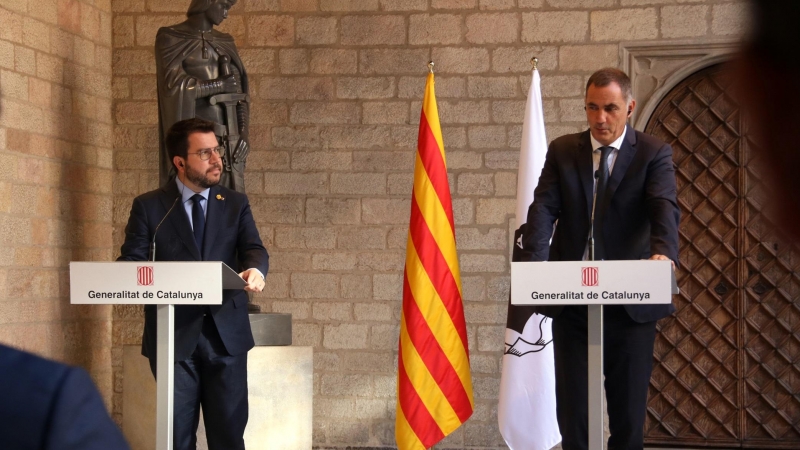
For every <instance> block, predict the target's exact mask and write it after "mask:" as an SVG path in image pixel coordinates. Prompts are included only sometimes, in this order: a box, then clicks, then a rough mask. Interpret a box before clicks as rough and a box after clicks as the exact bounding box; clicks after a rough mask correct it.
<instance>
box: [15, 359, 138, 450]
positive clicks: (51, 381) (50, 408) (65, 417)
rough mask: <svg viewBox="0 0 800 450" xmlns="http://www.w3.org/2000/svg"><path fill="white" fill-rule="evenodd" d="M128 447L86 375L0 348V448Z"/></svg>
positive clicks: (90, 449) (92, 449)
mask: <svg viewBox="0 0 800 450" xmlns="http://www.w3.org/2000/svg"><path fill="white" fill-rule="evenodd" d="M128 448H129V447H128V444H127V443H126V442H125V439H124V438H123V437H122V433H121V432H120V430H119V428H117V425H116V424H115V423H114V422H113V421H112V420H111V417H109V416H108V412H107V411H106V407H105V405H104V404H103V399H102V398H100V393H99V392H97V388H95V386H94V383H92V380H91V378H89V374H88V373H86V371H85V370H83V369H81V368H78V367H70V366H67V365H65V364H61V363H57V362H55V361H50V360H47V359H44V358H40V357H38V356H35V355H32V354H30V353H26V352H23V351H19V350H15V349H13V348H10V347H6V346H4V345H0V449H3V450H128Z"/></svg>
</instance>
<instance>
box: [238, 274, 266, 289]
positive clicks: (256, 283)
mask: <svg viewBox="0 0 800 450" xmlns="http://www.w3.org/2000/svg"><path fill="white" fill-rule="evenodd" d="M239 276H240V277H242V279H243V280H244V281H245V282H247V286H245V287H244V290H245V291H248V292H261V291H262V290H263V289H264V284H265V283H264V276H263V275H261V272H259V271H258V269H247V270H245V271H244V272H242V273H240V274H239Z"/></svg>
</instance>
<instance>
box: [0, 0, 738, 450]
mask: <svg viewBox="0 0 800 450" xmlns="http://www.w3.org/2000/svg"><path fill="white" fill-rule="evenodd" d="M5 3H9V2H5ZM5 3H4V2H2V1H0V4H5ZM16 3H18V2H16ZM16 3H15V4H16ZM21 3H22V4H24V5H26V6H24V7H21V8H16V9H15V8H10V7H1V6H0V20H2V22H3V23H7V24H9V25H8V26H7V27H3V28H0V81H2V87H1V88H0V90H1V91H0V95H2V101H3V113H2V114H1V115H0V121H2V123H0V125H2V127H3V128H0V132H2V131H3V130H6V129H7V130H6V132H5V134H2V133H0V137H3V139H0V143H2V144H3V145H2V146H0V149H2V151H3V152H4V153H5V154H7V155H9V159H8V161H10V163H11V164H13V165H14V166H13V167H15V168H16V169H15V172H14V173H17V174H27V173H30V171H31V170H33V169H32V168H36V167H38V166H37V165H36V164H42V167H50V166H47V165H45V164H44V162H39V159H41V158H44V157H43V156H42V157H39V156H37V157H35V158H34V157H33V156H30V155H27V154H23V153H21V152H20V151H18V150H11V149H10V147H14V146H19V145H21V144H19V143H20V142H25V141H26V139H25V138H26V137H27V136H29V135H37V134H38V133H37V132H36V130H37V129H39V127H38V126H37V125H36V124H40V123H43V122H44V121H45V115H44V109H43V108H45V107H44V106H42V105H46V104H49V105H50V108H51V109H58V108H61V109H59V110H63V108H74V107H75V106H76V105H77V106H80V107H81V108H83V109H86V110H90V109H92V108H89V107H88V105H98V106H99V107H102V108H107V109H105V111H106V112H105V113H104V114H100V113H97V114H96V119H97V120H99V121H100V122H101V123H106V122H108V121H109V120H111V121H112V122H110V123H108V124H107V125H104V127H105V128H108V130H107V131H103V133H100V136H102V137H103V139H105V138H108V139H109V142H113V159H112V158H109V155H108V149H107V148H104V147H103V146H101V145H98V144H96V143H93V144H91V145H83V144H82V145H80V146H76V147H75V149H76V150H77V149H78V148H79V149H80V151H81V152H86V151H89V153H90V155H88V156H85V157H86V158H88V160H89V161H97V164H101V162H103V163H108V164H109V166H108V169H109V170H112V172H113V176H112V181H111V184H110V186H109V189H110V188H111V187H113V193H112V195H113V197H112V200H113V201H108V202H104V203H102V204H103V207H104V208H107V209H108V214H107V215H106V216H102V217H113V223H112V224H109V225H108V233H109V235H111V236H113V239H114V240H113V247H111V250H109V249H107V248H106V249H104V250H102V251H104V252H105V254H108V253H112V254H116V252H117V251H118V250H117V249H118V248H119V247H118V246H119V245H120V244H121V239H122V231H121V228H122V227H124V225H125V220H127V215H128V210H129V208H130V200H131V198H132V197H133V196H135V195H136V194H138V193H141V192H144V191H146V190H148V189H152V188H154V187H155V184H154V182H153V180H154V179H155V178H157V167H156V161H157V151H156V148H157V145H156V140H157V138H156V133H155V131H156V121H157V110H156V99H155V97H154V93H155V91H154V89H155V76H154V74H155V65H154V60H153V42H152V36H153V35H154V33H155V31H156V30H157V28H158V26H162V25H164V24H169V23H174V22H177V21H179V20H182V15H183V14H184V11H185V8H186V6H187V5H188V1H185V0H181V1H178V0H176V1H169V2H166V1H164V2H162V1H156V0H110V11H109V12H108V14H107V16H108V17H106V12H105V11H104V10H102V8H99V7H93V8H94V9H98V11H100V12H98V14H97V19H85V22H86V23H84V21H83V17H84V16H83V12H82V11H83V9H81V8H83V3H81V6H80V8H79V9H80V11H79V13H78V14H76V13H74V12H71V11H64V12H59V14H58V15H50V16H48V15H47V14H45V15H44V17H50V19H44V18H35V17H34V13H33V12H32V11H33V9H34V7H33V6H32V5H33V3H34V2H33V1H32V0H27V1H25V0H23V1H22V2H21ZM45 3H47V2H45ZM75 3H76V2H75V1H73V2H58V4H59V5H73V4H75ZM78 3H80V2H78ZM87 3H90V2H87ZM94 3H100V4H103V3H105V4H108V1H106V2H94ZM62 8H63V6H62ZM87 8H88V7H87ZM20 9H22V10H23V11H20ZM37 14H38V13H37ZM745 15H746V10H745V8H744V2H742V1H739V0H697V1H691V2H684V1H678V2H676V1H675V0H240V1H239V2H238V3H237V4H236V5H235V6H234V7H233V9H232V10H231V11H230V17H229V18H228V19H227V20H226V21H225V22H224V23H223V25H222V30H224V31H227V32H229V33H232V34H233V35H234V36H235V37H236V39H237V45H238V47H239V49H240V52H241V55H242V58H243V60H244V63H245V65H246V68H247V70H248V73H249V75H250V80H251V93H252V97H253V107H252V121H253V130H252V131H251V136H252V145H253V151H252V153H251V155H250V159H249V161H248V166H247V173H246V179H247V188H248V193H249V195H250V200H251V204H252V208H253V213H254V215H255V217H256V220H257V222H258V225H259V228H260V230H261V232H262V239H263V240H264V241H265V242H266V243H268V246H269V250H270V252H271V254H272V261H271V262H272V264H271V269H270V271H271V272H270V275H269V276H268V277H267V286H268V289H267V291H266V292H264V293H262V294H259V295H256V296H255V297H254V300H255V302H256V303H258V304H259V305H260V306H261V307H262V308H263V309H264V310H265V311H275V312H291V313H292V314H293V316H294V333H295V335H294V342H295V343H297V344H299V345H310V346H313V347H314V358H315V367H314V371H315V374H314V375H315V376H314V408H315V411H314V430H313V436H314V447H315V448H325V449H343V448H354V449H358V448H392V447H393V446H394V408H395V398H394V396H395V390H396V387H395V377H396V367H397V362H396V358H397V354H396V349H397V337H398V333H399V331H398V326H399V320H400V314H401V309H400V305H401V299H402V280H403V261H404V256H405V247H406V241H407V233H408V220H409V215H410V199H411V189H412V182H413V168H414V161H415V149H416V141H417V132H418V128H419V117H420V109H421V100H422V93H423V89H424V84H425V76H426V74H427V70H428V68H427V63H428V61H430V60H431V59H432V60H434V62H435V71H436V93H437V97H438V100H439V102H438V106H439V114H440V118H441V123H442V130H443V135H444V144H445V149H446V156H447V163H448V168H449V175H450V177H449V180H450V189H451V193H452V196H453V210H454V214H455V223H456V236H457V242H458V246H459V260H460V264H461V272H462V292H463V296H464V299H465V303H466V305H467V307H466V311H467V321H468V337H469V340H470V351H471V358H472V369H473V370H472V372H473V377H474V383H475V402H476V409H475V415H474V416H473V418H472V419H470V420H469V421H468V422H467V423H466V424H465V425H464V426H463V427H461V428H460V429H459V430H457V431H456V432H455V433H454V434H453V435H451V436H450V437H448V438H446V439H445V440H444V441H443V442H442V443H441V444H440V445H437V448H442V449H462V448H470V449H475V450H490V449H491V450H494V449H501V448H506V447H505V445H504V443H503V439H502V437H501V436H500V434H499V432H498V430H497V417H496V404H497V403H496V402H497V392H498V386H499V380H500V360H501V349H502V348H503V343H502V337H503V332H504V329H505V308H506V301H507V298H508V289H509V274H508V271H509V264H508V255H509V253H510V247H509V245H510V240H511V236H510V235H509V223H510V222H513V219H514V217H513V215H514V211H515V205H516V200H515V197H516V177H517V175H516V174H517V162H518V157H519V145H520V139H521V133H522V120H523V115H524V107H525V99H526V96H527V92H528V88H529V86H530V79H531V77H530V75H531V72H530V70H531V66H530V63H529V61H530V58H531V57H532V56H538V57H539V59H540V62H539V68H540V70H541V76H542V88H543V92H544V109H545V121H546V131H547V139H548V141H549V140H552V139H554V138H556V137H558V136H560V135H562V134H565V133H573V132H577V131H581V130H583V129H585V126H586V124H585V115H584V112H583V89H584V84H585V82H586V79H587V77H588V76H589V75H590V74H591V73H592V72H593V71H594V70H596V69H598V68H600V67H603V66H620V65H621V61H620V42H622V41H625V42H643V41H654V40H662V41H665V42H668V41H671V40H683V41H685V40H696V41H698V42H700V41H705V40H713V39H719V38H726V39H734V38H735V37H736V36H738V35H739V34H741V33H742V32H744V30H745V28H746V21H745V20H744V19H745ZM62 16H63V17H62ZM76 17H77V18H78V19H81V20H79V21H78V22H75V20H76V19H75V18H76ZM104 17H105V18H104ZM112 19H113V20H112ZM26 20H27V21H28V22H26ZM32 20H35V21H37V26H32V27H26V23H33V22H31V21H32ZM56 20H57V21H58V22H59V23H60V22H64V25H63V26H59V27H56V26H55V25H54V23H53V21H56ZM39 22H40V23H41V24H42V25H38V23H39ZM92 27H97V29H98V30H107V33H108V37H104V36H105V35H104V34H103V33H104V32H105V31H98V32H99V33H100V34H99V35H98V37H97V38H95V37H93V36H95V34H93V33H95V32H94V31H92V30H93V29H94V28H92ZM23 30H26V31H25V32H23ZM26 33H27V37H26ZM56 33H72V35H74V36H75V37H74V38H73V39H72V40H71V41H69V42H67V43H65V42H62V41H63V40H62V39H59V38H57V36H60V35H57V34H56ZM95 39H96V40H95ZM104 39H105V41H104ZM89 43H92V45H94V52H93V56H92V52H91V46H90V45H89ZM109 48H110V54H109V50H107V49H109ZM4 55H5V56H4ZM9 55H10V57H9ZM70 57H72V58H76V59H78V60H77V61H75V62H73V61H72V60H71V59H70ZM104 64H105V65H104ZM75 67H80V68H85V67H86V68H88V67H97V69H96V70H97V71H98V73H101V74H106V76H108V74H110V78H111V79H110V82H109V83H108V86H105V87H104V89H103V90H102V91H101V93H93V92H91V91H89V90H88V87H87V88H81V89H80V90H79V92H80V93H76V92H75V89H72V88H70V90H68V91H65V89H66V88H67V87H68V86H67V85H66V84H65V83H66V82H65V79H66V77H67V76H68V74H74V73H77V72H76V71H75V70H74V69H75ZM31 80H35V81H31ZM45 84H46V85H49V86H50V88H49V90H48V89H47V88H46V87H45ZM84 94H89V96H88V97H87V96H86V95H84ZM112 95H113V100H112V101H111V102H110V101H109V99H108V98H109V97H111V96H112ZM48 102H49V103H48ZM6 104H7V105H9V107H8V108H6V106H5V105H6ZM65 105H66V106H65ZM87 114H88V112H87ZM104 120H105V121H106V122H103V121H104ZM81 123H82V124H83V126H85V127H88V124H89V123H94V122H89V121H88V120H87V121H86V122H85V123H84V122H81ZM9 124H13V125H14V126H13V127H10V126H9ZM12 128H13V129H15V130H20V132H22V133H25V134H23V136H22V138H20V137H19V136H16V135H15V134H14V133H12V132H11V131H12V130H11V129H12ZM105 128H104V130H105ZM58 139H59V138H56V137H55V136H54V137H53V142H52V143H50V144H48V145H45V146H42V147H41V148H38V147H39V146H36V147H37V149H36V150H35V151H40V152H45V151H47V152H54V153H58V154H65V155H67V154H69V155H71V157H72V155H74V153H73V152H72V151H70V152H65V151H64V150H63V149H62V146H63V145H65V144H64V143H62V142H61V141H59V140H58ZM62 139H63V138H62ZM76 139H77V138H76ZM101 142H103V141H101ZM109 145H110V144H109ZM27 148H31V149H32V148H33V146H29V147H27ZM86 148H89V149H91V150H86ZM101 150H105V151H101ZM31 151H33V150H31ZM59 152H61V153H59ZM92 152H97V154H96V156H93V155H94V153H92ZM30 158H34V159H35V161H27V159H30ZM92 158H95V159H92ZM110 161H113V165H111V162H110ZM81 164H87V163H85V162H82V163H81ZM105 168H106V167H105V166H103V167H101V169H105ZM51 170H54V172H53V173H54V174H57V173H59V172H58V170H59V168H58V167H57V165H55V167H52V168H51ZM55 176H56V175H54V177H55ZM2 182H8V183H12V184H13V183H19V181H14V180H8V181H6V180H2V179H0V183H2ZM101 185H102V183H101ZM101 187H102V186H101ZM101 187H97V188H96V189H100V188H101ZM42 189H44V190H43V191H42V192H40V194H39V197H37V198H39V199H41V200H37V201H39V202H45V203H46V202H47V201H50V200H49V199H50V197H49V195H50V193H49V191H48V190H47V189H46V188H45V187H42ZM91 195H93V196H95V197H96V196H98V195H102V193H100V192H98V193H95V192H94V191H93V192H92V193H91ZM93 198H94V197H93ZM3 214H6V215H8V216H9V217H7V219H6V220H9V221H13V223H18V224H19V226H21V227H23V229H24V230H28V229H30V230H34V231H31V232H30V233H28V232H27V231H26V232H24V233H20V236H14V237H9V240H11V241H14V242H20V243H22V242H32V241H35V240H41V239H54V238H55V237H50V233H51V232H50V230H52V229H53V227H54V226H56V225H55V223H59V224H60V223H61V222H59V221H57V220H56V219H49V218H44V219H43V218H41V217H38V216H34V215H30V216H26V215H19V214H16V215H15V214H13V213H12V212H7V213H6V212H2V211H0V217H2V216H3ZM56 227H57V226H56ZM86 229H87V230H89V228H86ZM112 230H113V233H112ZM95 232H96V231H92V233H95ZM84 233H86V232H84ZM65 234H66V233H63V232H61V233H60V234H58V233H57V234H56V236H57V237H58V238H59V239H64V240H65V241H67V240H70V239H74V237H72V236H69V235H65ZM18 245H22V244H18ZM25 245H26V246H27V245H28V244H25ZM97 251H98V252H100V251H101V250H99V249H98V250H97ZM110 256H111V255H110ZM110 256H109V257H110ZM48 258H51V257H50V256H47V255H45V254H43V253H40V252H36V251H27V250H26V251H24V252H23V251H20V252H19V254H15V258H9V263H8V264H11V266H4V267H0V282H2V280H4V279H5V278H6V276H7V274H8V272H9V270H11V269H18V268H17V267H16V266H14V265H13V264H19V265H23V264H25V265H26V266H25V267H26V268H24V269H20V270H33V269H30V268H27V267H28V266H27V265H28V264H32V263H33V262H36V261H39V260H40V259H45V260H47V259H48ZM56 280H57V279H56ZM53 282H55V280H54V279H51V278H47V277H44V275H43V278H42V279H41V280H40V281H37V282H36V283H44V284H43V285H47V283H53ZM5 284H6V285H9V284H11V285H14V286H15V287H14V289H15V290H20V291H21V290H22V289H21V288H20V287H17V286H16V283H8V282H6V283H5ZM24 326H26V327H32V326H34V325H24ZM3 327H4V325H3V324H0V333H2V332H3V331H2V330H3V329H4V328H3ZM111 328H112V329H113V336H114V347H113V351H112V355H119V354H120V352H121V347H120V345H121V344H123V343H136V342H138V339H139V333H140V329H141V317H140V315H136V314H130V312H129V311H128V310H127V309H115V310H114V316H113V325H112V327H111ZM120 361H121V359H120V358H118V357H117V358H115V359H114V360H113V361H112V362H113V370H114V373H115V374H117V377H119V373H120V365H119V364H120ZM115 386H116V388H115V389H116V390H115V392H114V412H115V414H116V415H117V417H119V415H120V414H121V411H122V410H121V402H122V400H121V398H122V393H121V389H122V384H121V383H118V384H117V385H115Z"/></svg>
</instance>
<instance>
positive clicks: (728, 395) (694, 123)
mask: <svg viewBox="0 0 800 450" xmlns="http://www.w3.org/2000/svg"><path fill="white" fill-rule="evenodd" d="M752 69H753V70H757V68H755V67H753V68H752ZM730 85H731V80H730V76H729V74H728V71H727V70H726V68H725V67H724V66H722V65H717V66H712V67H709V68H706V69H703V70H701V71H699V72H697V73H695V74H693V75H692V76H690V77H688V78H687V79H686V80H684V81H683V82H681V83H680V84H679V85H678V86H676V87H675V88H674V89H673V90H672V91H671V92H670V93H669V94H668V95H667V96H666V97H665V98H664V99H663V100H662V101H661V103H660V104H659V106H658V108H657V109H656V110H655V112H654V113H653V116H652V117H651V119H650V121H649V122H648V124H647V127H646V129H645V131H646V132H647V133H649V134H652V135H654V136H657V137H659V138H660V139H662V140H664V141H665V142H668V143H670V144H671V145H672V147H673V149H674V154H673V159H674V161H675V165H676V177H677V185H678V202H679V204H680V207H681V224H680V266H681V267H680V269H679V270H678V284H679V286H680V289H681V294H680V295H679V296H676V297H675V306H676V307H677V309H678V311H677V313H676V314H675V315H674V316H672V317H669V318H666V319H663V320H661V321H660V322H659V333H658V335H657V338H656V345H655V352H654V353H655V354H654V357H655V365H654V368H653V377H652V379H651V382H650V395H649V398H648V408H647V421H646V425H645V440H646V443H647V445H652V446H663V445H677V446H681V447H689V448H692V447H696V448H707V447H727V448H730V447H743V448H763V449H772V448H781V449H786V448H793V449H797V448H800V277H799V276H798V272H800V252H798V251H797V248H793V247H792V246H791V245H787V244H786V241H785V240H783V239H781V238H780V236H778V234H777V232H776V230H775V227H774V226H773V222H772V221H770V219H769V218H768V214H765V201H764V200H765V198H766V194H765V192H766V189H765V188H764V187H763V186H762V183H761V182H762V179H761V177H762V176H761V173H760V171H759V170H758V169H757V167H758V158H757V156H758V149H757V147H756V145H755V144H754V143H753V142H752V141H751V140H750V139H749V137H748V133H747V128H746V123H745V122H744V121H743V119H742V117H741V115H740V113H739V107H738V105H737V104H736V102H735V101H734V99H733V98H731V96H730V91H731V86H730ZM798 126H799V127H800V124H798ZM798 145H799V146H800V142H798ZM787 151H800V150H796V149H792V150H789V149H787ZM798 176H800V174H798ZM799 226H800V225H799Z"/></svg>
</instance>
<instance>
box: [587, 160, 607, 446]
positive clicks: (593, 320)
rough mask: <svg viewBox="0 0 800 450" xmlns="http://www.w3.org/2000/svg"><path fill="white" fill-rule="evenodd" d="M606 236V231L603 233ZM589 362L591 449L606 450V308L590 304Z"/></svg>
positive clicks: (591, 254)
mask: <svg viewBox="0 0 800 450" xmlns="http://www.w3.org/2000/svg"><path fill="white" fill-rule="evenodd" d="M599 179H600V170H596V171H595V172H594V185H595V189H594V196H593V197H592V217H591V225H590V226H589V261H595V253H594V210H595V208H596V206H597V183H598V181H599ZM601 233H602V230H601ZM586 331H587V335H588V336H587V337H588V339H587V341H588V342H587V344H588V354H587V363H588V367H589V373H588V397H589V398H588V403H589V405H588V412H589V430H588V431H589V436H588V437H589V449H590V450H597V449H601V450H602V448H603V442H604V432H603V412H604V411H605V406H604V405H603V403H604V396H603V395H604V394H603V305H597V304H595V305H587V330H586Z"/></svg>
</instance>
